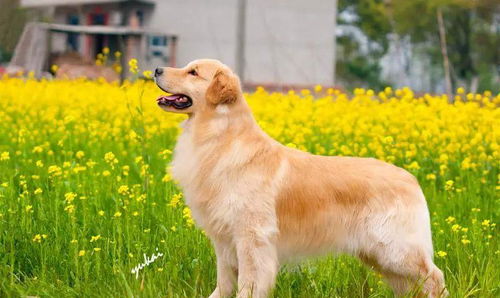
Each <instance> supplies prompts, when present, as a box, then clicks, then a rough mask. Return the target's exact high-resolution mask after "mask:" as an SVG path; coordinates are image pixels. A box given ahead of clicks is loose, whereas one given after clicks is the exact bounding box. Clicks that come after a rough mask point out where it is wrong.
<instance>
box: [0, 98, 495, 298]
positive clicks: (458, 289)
mask: <svg viewBox="0 0 500 298" xmlns="http://www.w3.org/2000/svg"><path fill="white" fill-rule="evenodd" d="M5 96H7V95H4V97H3V98H0V101H2V100H3V101H2V102H1V103H0V108H2V109H3V111H4V113H3V114H1V113H0V117H3V121H2V122H1V123H0V153H1V152H4V151H8V152H9V153H10V158H9V159H8V160H3V161H0V183H6V184H4V186H0V214H1V216H0V297H22V296H40V297H97V296H99V297H132V296H133V297H203V296H208V295H209V294H210V293H211V292H212V290H213V289H214V288H215V280H216V270H215V256H214V252H213V249H212V247H211V245H210V242H209V240H208V239H207V238H206V237H205V236H204V234H203V233H202V232H201V231H200V230H198V229H197V228H195V227H191V226H189V224H188V218H186V217H185V216H184V214H183V208H184V206H183V204H182V202H181V203H180V204H179V205H178V206H176V207H172V206H169V205H168V204H169V203H170V201H171V198H172V196H173V195H174V194H176V193H178V192H180V190H179V189H178V188H177V187H176V186H175V184H174V183H173V182H171V181H170V182H166V183H165V182H162V181H161V179H162V177H164V175H165V173H166V169H165V168H166V166H167V163H168V162H169V160H170V158H171V157H170V156H169V155H167V156H166V158H163V157H162V156H161V155H160V154H159V152H162V151H163V150H165V149H172V148H173V146H174V144H175V140H176V136H177V134H178V130H177V129H176V128H175V127H176V125H177V122H178V118H172V116H162V117H165V118H162V119H165V120H164V121H170V122H172V123H173V124H172V125H171V126H170V127H167V128H161V127H160V128H157V129H156V130H155V132H154V133H150V134H149V135H148V137H147V138H146V137H144V135H145V134H147V133H146V131H148V129H150V128H152V127H153V126H154V125H157V123H155V122H154V121H152V120H151V121H150V120H146V121H144V119H143V118H142V110H141V109H138V110H137V111H135V112H132V113H131V114H127V113H122V114H120V117H118V116H117V115H115V114H114V113H113V111H112V109H111V110H110V109H109V107H107V108H104V107H103V108H98V112H96V111H94V110H92V108H88V107H86V108H85V109H86V110H84V111H83V112H82V114H81V115H80V116H79V117H77V119H80V120H82V122H81V123H79V122H78V121H72V120H71V119H67V118H66V117H67V115H68V114H69V113H68V112H70V111H71V109H73V108H74V107H65V106H64V105H60V106H57V108H56V109H55V110H50V109H51V108H50V107H51V105H46V106H41V107H40V108H39V109H37V110H32V111H30V112H29V113H25V112H23V110H22V109H21V108H18V104H17V103H16V102H15V99H14V98H9V97H8V96H7V97H5ZM47 115H49V116H47ZM169 117H170V118H169ZM64 119H66V120H64ZM117 119H120V120H121V121H122V122H121V123H116V122H114V121H116V120H117ZM21 129H24V130H25V131H24V136H22V135H23V133H21V136H20V134H19V131H20V130H21ZM132 130H134V131H136V132H137V135H138V137H130V136H129V134H130V131H132ZM317 137H318V138H320V139H325V138H332V136H328V135H317ZM464 141H465V140H464ZM39 145H40V146H42V152H36V150H34V148H35V147H36V146H39ZM307 148H308V150H310V151H313V152H314V151H315V147H314V146H313V145H312V144H311V145H310V146H309V147H307ZM80 150H81V151H83V152H84V154H85V156H84V157H81V158H77V157H76V152H78V151H80ZM108 152H113V153H114V155H115V156H116V158H117V160H118V162H117V163H116V164H114V168H113V167H112V166H111V165H110V164H109V163H106V162H105V159H104V156H105V154H106V153H108ZM138 157H142V161H140V160H137V158H138ZM39 160H40V161H41V162H42V163H43V166H37V165H36V162H37V161H39ZM90 160H92V161H95V165H93V167H90V165H91V164H89V163H88V162H89V161H90ZM64 162H67V164H66V165H64ZM419 163H420V165H421V166H422V168H423V170H422V171H417V172H416V175H417V177H418V178H419V180H420V181H421V184H422V187H423V189H424V193H425V194H426V196H427V199H428V203H429V208H430V211H431V217H432V228H433V238H434V247H435V250H436V251H443V252H446V254H447V255H446V256H444V257H439V256H436V258H435V262H436V264H437V266H438V267H440V268H441V269H442V270H443V272H444V274H445V278H446V283H447V287H448V290H449V292H450V293H451V297H499V296H500V289H499V285H500V268H499V256H500V254H499V247H498V241H497V236H498V235H497V231H498V227H497V226H496V225H495V224H494V223H496V222H498V202H499V199H498V191H496V190H495V184H496V183H497V181H496V179H497V175H498V167H497V166H492V165H498V164H497V162H495V161H493V162H492V163H488V164H485V165H481V167H482V169H485V168H488V167H489V172H488V173H487V174H483V173H481V171H460V169H459V165H455V166H453V165H451V166H450V169H451V171H452V173H453V176H454V177H455V185H456V186H460V187H462V188H465V190H464V191H462V192H456V191H445V190H444V184H445V180H444V179H443V178H440V177H438V179H437V180H426V178H425V177H426V175H425V173H426V171H424V170H428V169H434V168H436V167H438V165H436V164H434V163H432V162H431V161H427V160H426V159H425V158H421V159H419ZM51 165H57V166H58V167H60V169H61V175H59V176H55V177H54V176H53V175H51V174H49V173H48V172H49V166H51ZM79 165H80V166H85V167H87V168H86V169H85V170H83V171H81V172H78V173H75V172H74V169H75V168H77V167H78V166H79ZM144 165H149V168H147V169H145V167H144ZM399 165H401V163H400V164H399ZM123 166H129V168H130V169H129V171H128V175H124V173H123V172H124V171H123ZM104 171H109V172H110V175H109V176H106V177H104V176H103V172H104ZM144 171H146V173H144ZM56 172H57V171H56ZM141 172H143V173H142V174H141ZM33 176H35V177H33ZM36 176H39V178H37V177H36ZM117 177H120V178H117ZM117 179H121V180H120V181H117ZM481 179H485V181H481ZM121 185H128V187H129V188H130V190H129V193H127V194H126V195H123V194H120V193H119V192H118V189H119V187H120V186H121ZM38 188H40V189H41V190H42V193H41V194H35V190H36V189H38ZM70 192H73V193H75V194H77V197H76V198H75V199H74V200H73V201H71V202H67V201H65V194H66V193H70ZM141 194H145V195H146V199H145V200H139V201H138V200H137V198H138V197H140V195H141ZM82 196H83V197H85V198H84V199H83V200H82ZM68 205H73V206H74V212H72V213H69V212H68V210H65V208H67V206H68ZM30 206H31V207H30ZM473 208H478V209H480V210H476V209H474V211H472V209H473ZM101 210H102V211H104V215H102V216H101V215H99V211H101ZM116 212H120V213H121V215H120V216H115V215H117V214H116ZM134 212H138V215H137V216H134ZM450 216H452V217H454V219H448V222H447V218H448V217H450ZM485 220H490V221H489V222H487V221H485ZM455 224H459V225H460V228H459V229H458V228H457V227H456V226H455V228H453V225H455ZM174 226H175V231H173V229H172V227H174ZM463 227H465V228H467V229H468V231H464V230H462V228H463ZM453 229H455V230H457V231H453ZM37 234H39V235H40V238H41V239H39V241H38V240H37V239H35V237H36V235H37ZM43 235H47V236H46V238H44V237H43ZM96 235H100V236H101V238H100V239H98V240H96V241H92V242H91V237H92V236H96ZM463 235H467V236H466V238H463ZM488 235H491V237H489V236H488ZM462 239H467V240H469V241H470V243H467V244H464V243H463V242H462ZM34 240H35V241H34ZM72 240H77V241H78V242H76V243H71V241H72ZM94 248H100V251H94ZM156 248H158V251H159V252H162V253H163V254H164V256H163V257H161V258H160V259H158V260H156V261H155V262H154V263H152V264H151V265H149V266H148V267H146V268H144V269H143V270H142V271H141V272H140V275H139V278H138V279H136V278H135V276H134V274H132V273H131V270H132V268H133V267H134V266H136V265H138V264H139V263H142V262H143V254H146V255H148V256H150V255H151V254H152V253H155V252H156ZM81 250H85V252H86V253H85V255H83V256H79V252H80V251H81ZM273 295H274V296H275V297H390V296H392V293H391V291H390V289H389V288H388V286H387V285H386V284H385V283H384V282H383V281H382V280H381V279H380V276H379V275H378V274H376V273H374V272H373V271H371V270H370V269H368V268H366V267H364V266H363V265H361V263H360V262H359V261H357V260H356V259H354V258H352V257H349V256H337V257H333V256H327V257H324V258H318V259H314V260H310V261H306V262H304V263H299V264H291V265H287V266H285V267H283V268H282V270H281V271H280V273H279V276H278V280H277V284H276V288H275V291H274V293H273Z"/></svg>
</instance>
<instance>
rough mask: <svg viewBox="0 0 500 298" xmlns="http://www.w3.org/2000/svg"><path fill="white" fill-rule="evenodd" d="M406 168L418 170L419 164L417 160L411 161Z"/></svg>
mask: <svg viewBox="0 0 500 298" xmlns="http://www.w3.org/2000/svg"><path fill="white" fill-rule="evenodd" d="M407 168H408V169H409V170H419V169H420V165H419V164H418V162H416V161H413V162H412V163H410V164H409V165H408V166H407Z"/></svg>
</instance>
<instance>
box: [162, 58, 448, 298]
mask: <svg viewBox="0 0 500 298" xmlns="http://www.w3.org/2000/svg"><path fill="white" fill-rule="evenodd" d="M193 70H194V71H196V74H195V75H193V72H192V71H193ZM156 82H157V84H158V86H159V87H160V88H162V89H163V90H165V91H167V92H170V93H180V94H185V95H187V96H189V97H190V98H191V99H192V101H193V105H192V106H191V107H189V108H187V109H185V110H176V109H175V108H173V107H168V108H165V107H163V108H164V109H165V110H167V111H170V112H181V113H186V114H188V115H189V119H188V120H186V121H185V122H184V123H183V133H182V134H181V135H180V136H179V139H178V143H177V145H176V148H175V152H174V160H173V163H172V165H173V174H174V177H175V178H176V179H177V180H178V181H179V183H180V185H181V187H182V189H183V191H184V194H185V197H186V202H187V204H188V205H189V206H190V207H191V209H192V213H193V216H194V218H195V220H196V222H197V224H198V225H200V226H201V227H202V228H203V229H204V230H205V232H206V234H207V235H208V236H209V237H210V239H211V240H212V242H213V244H214V248H215V252H216V255H217V287H216V289H215V291H214V292H213V294H212V295H211V297H227V296H230V295H231V294H232V293H233V291H234V285H235V284H237V285H238V290H237V296H238V297H249V296H252V297H266V296H267V295H268V293H269V291H270V290H271V289H272V287H273V285H274V281H275V277H276V274H277V272H278V270H279V266H280V264H282V263H284V262H286V261H288V260H293V259H295V258H297V257H302V256H308V255H318V254H325V253H329V252H342V253H349V254H352V255H354V256H357V257H359V258H360V259H361V260H362V261H363V262H365V263H366V264H368V265H369V266H371V267H373V268H374V269H375V270H377V271H379V272H380V273H381V274H383V275H384V276H385V277H386V279H387V281H388V282H389V284H390V285H391V286H392V287H393V289H394V291H395V292H396V294H398V295H401V294H404V293H407V292H408V291H409V290H411V289H412V288H413V287H414V286H415V285H416V284H417V283H420V285H421V286H422V289H421V292H422V294H423V295H426V296H429V297H439V296H441V295H443V296H444V295H446V290H445V288H444V279H443V274H442V273H441V271H440V270H439V269H438V268H437V267H436V266H435V265H434V263H433V261H432V256H433V249H432V239H431V231H430V224H429V212H428V209H427V204H426V201H425V198H424V195H423V193H422V190H421V189H420V187H419V184H418V182H417V180H416V179H415V178H414V177H413V176H412V175H411V174H410V173H408V172H406V171H405V170H403V169H401V168H398V167H396V166H393V165H391V164H387V163H385V162H382V161H378V160H376V159H372V158H356V157H329V156H316V155H312V154H309V153H306V152H302V151H298V150H294V149H291V148H288V147H285V146H283V145H281V144H279V143H278V142H276V141H274V140H273V139H271V138H270V137H269V136H267V135H266V134H265V133H264V132H263V131H262V130H261V129H260V128H259V127H258V125H257V123H256V121H255V120H254V118H253V116H252V113H251V111H250V109H249V107H248V105H247V103H246V101H245V99H244V98H243V95H242V92H241V87H240V83H239V79H238V77H237V76H236V75H235V74H234V73H233V72H232V71H231V70H230V69H229V68H228V67H227V66H225V65H223V64H222V63H220V62H218V61H216V60H208V59H204V60H197V61H193V62H192V63H190V64H189V65H187V66H186V67H185V68H180V69H174V68H163V74H161V75H159V76H157V77H156Z"/></svg>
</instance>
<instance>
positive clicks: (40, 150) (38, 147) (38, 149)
mask: <svg viewBox="0 0 500 298" xmlns="http://www.w3.org/2000/svg"><path fill="white" fill-rule="evenodd" d="M31 152H33V153H41V152H43V147H42V146H35V147H33V150H32V151H31Z"/></svg>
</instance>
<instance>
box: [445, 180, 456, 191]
mask: <svg viewBox="0 0 500 298" xmlns="http://www.w3.org/2000/svg"><path fill="white" fill-rule="evenodd" d="M453 184H455V182H453V180H448V181H446V183H445V184H444V189H445V190H446V191H452V190H453V189H454V187H453Z"/></svg>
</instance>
